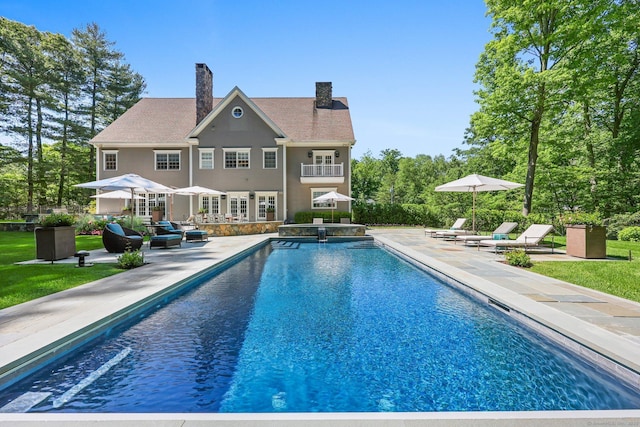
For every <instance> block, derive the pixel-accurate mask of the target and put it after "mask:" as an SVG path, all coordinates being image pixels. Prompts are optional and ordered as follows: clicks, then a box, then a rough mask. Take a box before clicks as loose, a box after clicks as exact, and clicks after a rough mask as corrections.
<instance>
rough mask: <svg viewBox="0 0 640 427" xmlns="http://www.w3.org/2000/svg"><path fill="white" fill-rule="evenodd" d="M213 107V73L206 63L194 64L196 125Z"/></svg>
mask: <svg viewBox="0 0 640 427" xmlns="http://www.w3.org/2000/svg"><path fill="white" fill-rule="evenodd" d="M212 109H213V73H212V72H211V70H210V69H209V67H207V64H196V125H198V124H199V123H200V122H201V121H202V119H204V118H205V117H206V116H207V114H209V113H210V112H211V110H212Z"/></svg>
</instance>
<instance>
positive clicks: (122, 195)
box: [91, 190, 144, 200]
mask: <svg viewBox="0 0 640 427" xmlns="http://www.w3.org/2000/svg"><path fill="white" fill-rule="evenodd" d="M91 197H92V198H94V199H125V200H130V199H131V193H130V192H129V191H124V190H116V191H109V192H108V193H100V194H94V195H93V196H91ZM133 198H134V199H135V200H140V199H143V198H144V197H141V196H138V195H137V194H134V195H133Z"/></svg>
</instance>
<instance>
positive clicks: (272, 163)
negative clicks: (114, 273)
mask: <svg viewBox="0 0 640 427" xmlns="http://www.w3.org/2000/svg"><path fill="white" fill-rule="evenodd" d="M277 154H278V149H277V148H263V149H262V168H263V169H277V168H278V156H277Z"/></svg>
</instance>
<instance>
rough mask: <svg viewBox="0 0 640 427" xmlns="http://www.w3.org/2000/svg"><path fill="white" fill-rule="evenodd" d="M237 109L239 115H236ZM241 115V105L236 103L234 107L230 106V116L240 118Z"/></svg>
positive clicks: (242, 113)
mask: <svg viewBox="0 0 640 427" xmlns="http://www.w3.org/2000/svg"><path fill="white" fill-rule="evenodd" d="M238 110H239V111H240V115H238V116H236V111H238ZM242 116H244V110H243V109H242V107H241V106H239V105H236V106H235V107H233V108H231V117H233V118H234V119H241V118H242Z"/></svg>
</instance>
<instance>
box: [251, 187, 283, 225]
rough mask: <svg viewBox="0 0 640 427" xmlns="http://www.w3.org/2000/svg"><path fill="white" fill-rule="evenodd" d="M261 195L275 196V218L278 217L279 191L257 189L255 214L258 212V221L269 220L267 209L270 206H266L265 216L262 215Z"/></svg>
mask: <svg viewBox="0 0 640 427" xmlns="http://www.w3.org/2000/svg"><path fill="white" fill-rule="evenodd" d="M260 197H265V198H267V197H273V198H274V200H275V204H274V206H273V208H274V209H275V211H274V214H275V217H274V218H275V219H276V220H277V219H278V192H277V191H256V192H255V207H254V209H255V214H256V221H266V220H267V212H266V209H267V208H268V206H265V214H264V216H263V217H261V216H260Z"/></svg>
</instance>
